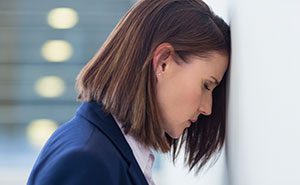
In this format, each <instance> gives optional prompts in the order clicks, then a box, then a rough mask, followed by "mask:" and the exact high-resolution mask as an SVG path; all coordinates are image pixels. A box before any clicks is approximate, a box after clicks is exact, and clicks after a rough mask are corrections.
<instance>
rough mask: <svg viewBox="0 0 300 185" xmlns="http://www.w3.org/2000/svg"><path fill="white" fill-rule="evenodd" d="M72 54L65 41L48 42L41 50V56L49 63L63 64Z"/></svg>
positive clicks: (69, 45) (69, 46)
mask: <svg viewBox="0 0 300 185" xmlns="http://www.w3.org/2000/svg"><path fill="white" fill-rule="evenodd" d="M72 54H73V49H72V46H71V44H69V43H68V42H67V41H65V40H49V41H47V42H45V44H44V45H43V46H42V49H41V55H42V56H43V58H44V59H46V60H48V61H50V62H64V61H66V60H68V59H69V58H70V57H71V56H72Z"/></svg>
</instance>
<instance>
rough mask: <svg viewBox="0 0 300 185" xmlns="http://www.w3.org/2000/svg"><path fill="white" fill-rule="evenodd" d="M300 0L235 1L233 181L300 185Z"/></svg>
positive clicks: (250, 184) (229, 143) (239, 184)
mask: <svg viewBox="0 0 300 185" xmlns="http://www.w3.org/2000/svg"><path fill="white" fill-rule="evenodd" d="M299 9H300V1H298V0H285V1H279V0H232V1H231V2H230V7H229V10H230V14H231V16H230V17H229V20H230V23H231V29H232V63H231V73H230V74H231V76H230V88H229V105H228V108H229V111H228V122H229V127H228V129H229V132H228V135H227V136H228V138H227V139H228V140H227V146H228V148H227V154H228V169H229V177H230V180H231V182H230V185H283V184H284V185H285V184H287V185H299V184H300V178H299V175H300V173H299V171H300V167H299V164H300V162H299V161H300V160H299V157H300V147H299V145H300V144H299V143H300V116H299V114H300V108H299V106H300V105H299V104H300V97H299V96H300V83H299V80H300V60H299V54H300V48H299V43H300V36H299V34H300V24H299V18H300V11H299Z"/></svg>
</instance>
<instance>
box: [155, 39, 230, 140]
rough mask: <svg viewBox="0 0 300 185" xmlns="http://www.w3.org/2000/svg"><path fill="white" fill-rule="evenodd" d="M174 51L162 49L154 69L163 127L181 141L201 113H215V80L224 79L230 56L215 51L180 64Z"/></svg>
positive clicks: (156, 56) (160, 48) (165, 46)
mask: <svg viewBox="0 0 300 185" xmlns="http://www.w3.org/2000/svg"><path fill="white" fill-rule="evenodd" d="M172 52H174V49H173V47H172V45H170V44H168V43H163V44H161V45H160V46H158V47H157V48H156V50H155V52H154V58H153V67H154V70H155V73H156V74H157V75H156V78H157V84H156V95H157V101H158V106H159V110H160V113H161V116H162V121H163V123H162V128H163V129H164V131H165V132H166V133H167V134H168V135H169V136H171V137H172V138H179V137H180V136H181V135H182V133H183V131H184V129H185V128H187V127H189V126H190V125H191V124H193V122H195V121H196V120H197V118H198V116H199V115H200V114H203V115H207V116H209V115H210V114H211V112H212V91H213V90H214V88H215V87H216V86H217V84H215V83H214V82H215V80H214V78H215V79H216V80H217V81H218V82H220V81H221V80H222V78H223V76H224V73H225V71H226V69H227V66H228V56H226V55H224V54H222V53H220V52H217V51H214V52H211V53H210V55H209V57H207V58H205V59H204V58H200V57H198V56H189V57H188V59H187V60H188V63H182V64H180V65H178V64H177V63H176V62H175V60H174V57H173V56H172ZM158 73H160V74H159V75H158Z"/></svg>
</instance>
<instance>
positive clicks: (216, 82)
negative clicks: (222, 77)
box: [210, 76, 219, 85]
mask: <svg viewBox="0 0 300 185" xmlns="http://www.w3.org/2000/svg"><path fill="white" fill-rule="evenodd" d="M210 77H211V78H212V79H213V80H214V81H213V83H214V84H216V85H219V81H218V80H217V79H216V78H215V77H213V76H210Z"/></svg>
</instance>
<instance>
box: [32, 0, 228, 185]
mask: <svg viewBox="0 0 300 185" xmlns="http://www.w3.org/2000/svg"><path fill="white" fill-rule="evenodd" d="M229 55H230V39H229V27H228V25H227V24H226V23H225V22H224V21H223V20H222V19H221V18H219V17H218V16H216V15H215V14H213V12H211V10H210V9H209V8H208V6H207V5H206V4H205V3H204V2H203V1H201V0H141V1H139V2H138V3H137V4H136V5H135V6H134V7H132V8H131V9H130V10H129V12H128V13H127V14H126V15H125V16H124V17H123V18H122V19H121V21H120V22H119V24H118V25H117V26H116V28H115V29H114V30H113V31H112V33H111V34H110V36H109V37H108V39H107V40H106V42H105V43H104V44H103V46H102V47H101V49H100V50H99V52H98V53H97V54H96V55H95V56H94V57H93V58H92V59H91V61H90V62H89V63H88V64H87V65H86V66H85V67H84V68H83V69H82V71H81V72H80V74H79V76H78V78H77V88H78V100H80V101H82V102H83V104H82V105H81V107H80V108H79V109H78V110H77V113H76V115H75V117H74V118H73V119H72V120H71V121H69V122H68V123H66V124H64V125H62V126H61V127H60V128H58V129H57V130H56V132H55V133H54V134H53V135H52V136H51V138H50V139H49V140H48V142H47V143H46V145H45V146H44V148H43V150H42V151H41V153H40V155H39V157H38V159H37V161H36V163H35V165H34V167H33V170H32V172H31V175H30V177H29V180H28V184H39V185H41V184H55V185H59V184H64V185H66V184H89V185H91V184H105V185H117V184H118V185H133V184H136V185H143V184H144V185H146V184H154V182H153V180H152V178H151V167H152V164H153V160H154V158H153V155H152V153H151V151H150V149H153V150H156V151H160V152H163V153H166V152H171V153H172V155H173V158H174V159H175V158H176V156H177V155H176V154H177V152H178V151H179V150H180V149H181V148H182V149H184V150H185V159H186V163H187V164H188V165H189V166H190V170H191V169H193V168H194V169H196V170H200V169H201V168H202V167H203V166H204V165H205V164H206V163H207V162H208V160H209V159H210V158H211V157H212V156H214V154H218V152H219V151H220V149H221V148H222V146H223V143H224V137H225V87H226V81H225V80H226V77H224V76H225V72H226V69H227V67H228V62H229ZM213 99H214V101H213ZM179 141H180V142H179ZM182 146H184V147H182Z"/></svg>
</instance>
